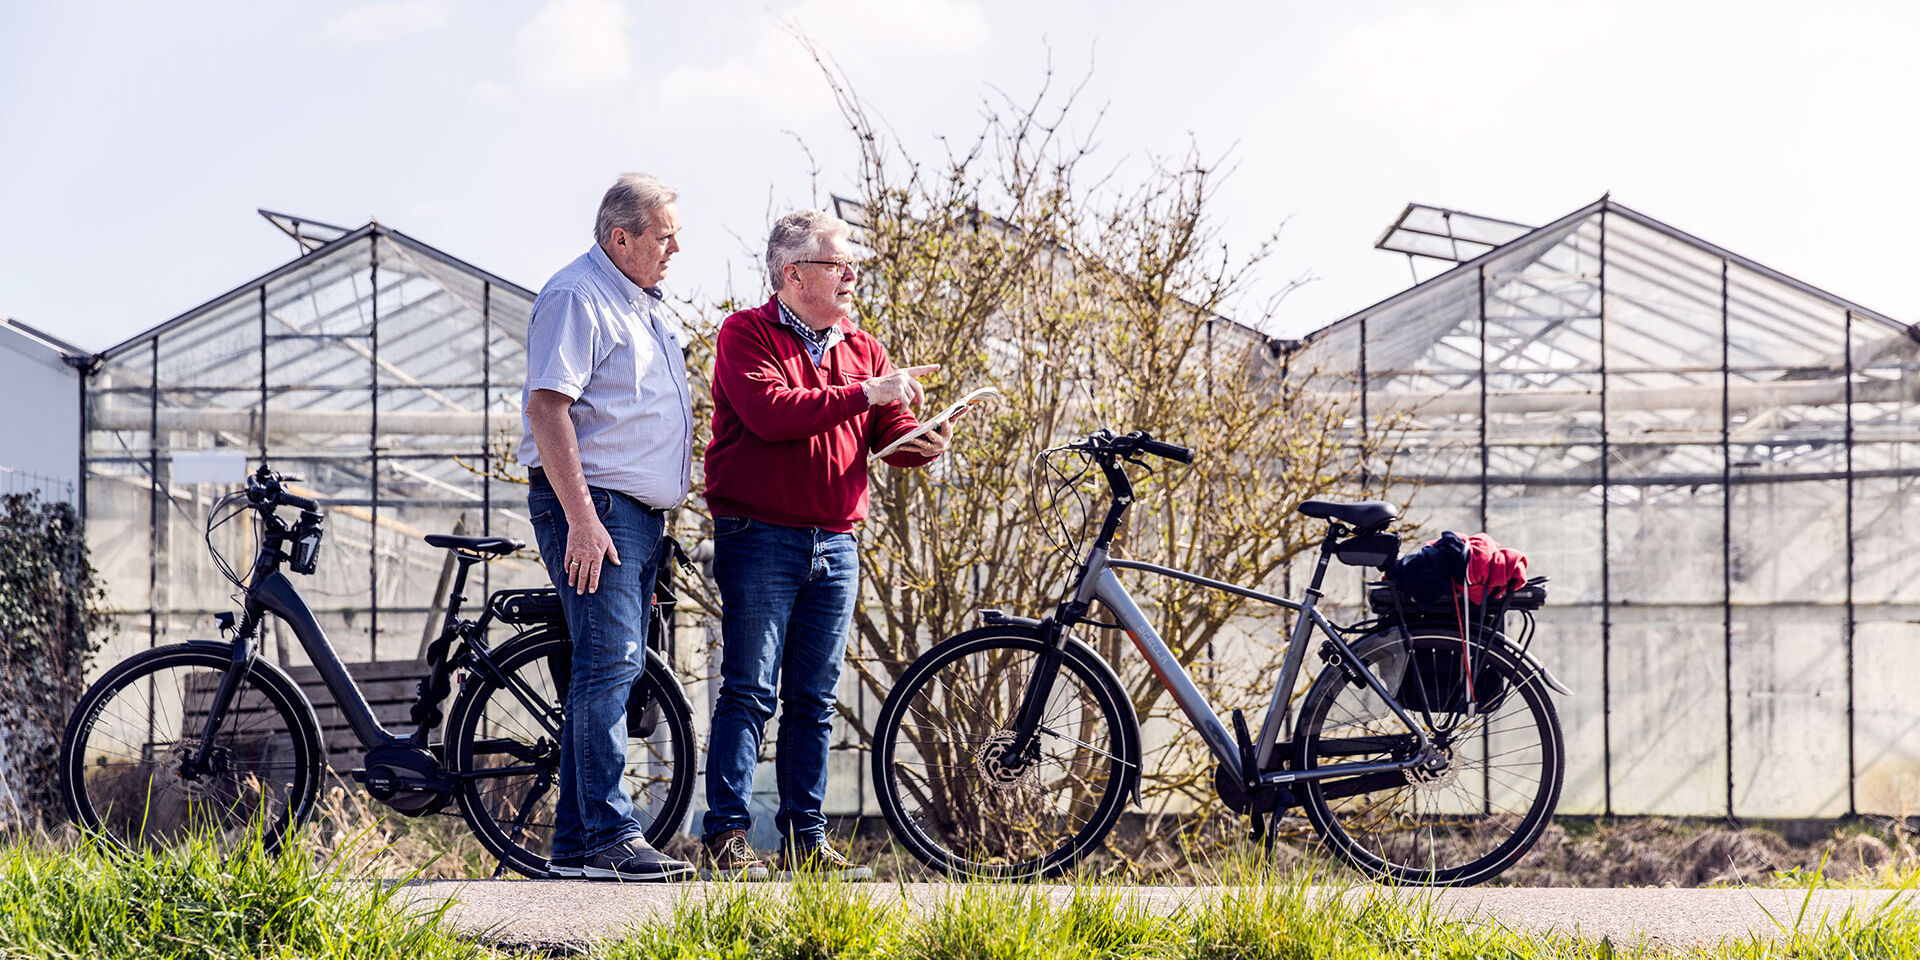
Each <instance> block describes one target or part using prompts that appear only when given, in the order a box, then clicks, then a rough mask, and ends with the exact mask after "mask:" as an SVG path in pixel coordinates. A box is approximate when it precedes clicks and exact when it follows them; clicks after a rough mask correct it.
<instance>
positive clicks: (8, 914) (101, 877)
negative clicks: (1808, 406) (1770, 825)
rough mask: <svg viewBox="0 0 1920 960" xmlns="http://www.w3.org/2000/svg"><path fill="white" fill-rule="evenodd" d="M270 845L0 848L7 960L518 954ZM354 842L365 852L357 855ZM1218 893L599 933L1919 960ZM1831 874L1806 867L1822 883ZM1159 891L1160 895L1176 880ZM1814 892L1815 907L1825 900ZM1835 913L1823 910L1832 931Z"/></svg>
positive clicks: (732, 952)
mask: <svg viewBox="0 0 1920 960" xmlns="http://www.w3.org/2000/svg"><path fill="white" fill-rule="evenodd" d="M289 849H290V852H288V853H284V854H280V855H269V854H266V853H265V852H263V851H262V850H261V849H260V846H259V844H258V843H257V842H256V843H253V844H251V845H246V846H243V847H242V848H241V849H240V850H238V851H237V852H235V853H233V854H231V855H229V856H225V857H222V856H219V855H217V854H216V853H215V852H214V848H213V846H212V845H211V844H207V843H201V842H196V843H190V844H187V845H184V846H183V847H181V848H179V849H176V850H171V851H167V852H164V853H148V854H143V855H139V856H115V855H111V854H109V853H107V852H105V851H103V850H101V849H99V848H97V847H95V846H92V845H90V844H87V843H84V842H83V843H78V844H75V843H71V842H56V841H51V840H45V839H41V840H34V841H16V842H13V843H11V844H8V845H5V846H0V958H7V960H11V958H16V957H59V958H81V957H86V958H94V957H98V958H103V960H120V958H135V957H139V958H146V957H181V958H206V960H227V958H235V960H238V958H249V960H252V958H295V957H300V958H342V960H344V958H349V957H351V958H375V960H380V958H394V960H401V958H405V960H452V958H491V960H500V958H502V957H504V956H506V955H505V954H502V953H500V952H498V951H495V950H493V949H492V948H490V947H488V946H485V945H483V944H479V943H474V942H470V941H467V940H463V939H461V938H460V937H459V936H458V935H456V934H455V933H454V932H453V930H452V929H451V927H450V926H449V924H448V923H447V919H446V916H445V908H444V907H442V908H439V909H424V908H420V907H417V906H413V905H411V904H410V902H409V901H408V900H406V899H405V898H404V897H403V896H400V895H399V890H398V888H396V887H395V886H394V885H393V884H390V883H383V882H376V881H372V880H367V879H363V878H362V873H361V871H363V870H364V869H365V868H366V866H367V865H368V864H369V863H374V862H377V861H378V854H379V851H378V850H377V849H372V850H368V849H360V850H357V851H356V850H354V849H351V848H350V849H349V850H348V851H347V853H346V854H344V855H336V856H333V857H330V858H316V857H315V856H314V854H313V852H312V850H311V848H309V847H306V846H304V845H302V844H292V845H289ZM356 853H357V854H358V856H357V857H356V856H355V854H356ZM1222 875H1223V878H1224V879H1227V880H1230V881H1232V882H1230V883H1228V884H1227V885H1226V886H1225V887H1224V888H1222V889H1219V890H1217V891H1214V890H1209V891H1201V892H1196V893H1193V894H1190V895H1189V898H1188V899H1187V900H1186V901H1185V902H1184V903H1183V904H1182V905H1180V906H1178V907H1176V908H1173V909H1171V910H1167V909H1155V908H1153V907H1152V906H1151V905H1150V904H1148V903H1147V902H1146V901H1145V900H1142V899H1139V898H1138V897H1137V896H1136V895H1135V893H1134V892H1133V889H1132V888H1126V887H1115V886H1110V885H1103V884H1097V883H1083V884H1079V885H1074V886H1069V887H1066V888H1064V889H1062V888H1052V889H1051V890H1049V889H1046V888H1035V887H1028V886H1016V885H988V884H968V885H954V886H952V887H950V888H946V889H944V890H941V891H940V892H939V895H938V897H937V898H936V900H935V901H934V902H933V903H932V904H931V905H929V906H927V907H926V908H925V909H921V910H916V909H911V908H909V907H908V906H907V905H905V904H903V903H902V902H901V899H900V896H899V894H900V892H901V889H902V888H899V887H896V886H894V885H891V884H885V883H881V884H849V883H840V882H834V881H827V880H804V881H802V882H799V883H795V884H793V885H791V886H788V885H784V884H771V885H750V884H743V885H738V886H733V887H727V888H722V889H719V890H714V891H711V892H710V894H709V895H708V896H706V897H704V898H700V899H695V898H692V897H683V898H681V900H680V901H679V902H678V903H677V905H676V906H675V908H674V911H673V913H672V915H671V916H670V917H666V918H663V919H661V920H658V921H654V922H650V923H645V924H642V925H640V926H638V927H636V928H635V929H634V930H632V931H631V932H630V933H629V934H628V935H627V936H625V937H622V938H618V939H614V940H609V941H605V942H601V943H598V944H595V945H594V947H593V949H592V955H593V956H594V957H596V958H599V960H656V958H658V960H693V958H709V957H711V958H737V960H749V958H751V960H816V958H817V960H825V958H838V957H845V958H850V960H852V958H860V960H864V958H874V960H878V958H888V960H895V958H898V960H962V958H965V960H1019V958H1034V960H1093V958H1113V960H1159V958H1165V960H1268V958H1273V960H1309V958H1311V960H1348V958H1352V960H1363V958H1364V960H1375V958H1394V960H1399V958H1405V960H1470V958H1471V960H1558V958H1608V960H1611V958H1615V957H1619V958H1628V957H1649V958H1651V957H1667V956H1677V957H1687V958H1701V960H1749V958H1763V957H1764V958H1775V957H1778V958H1786V957H1792V958H1797V960H1843V958H1844V960H1853V958H1886V960H1920V910H1917V909H1916V908H1915V907H1914V906H1913V904H1912V902H1911V900H1910V898H1906V897H1902V898H1900V899H1897V900H1894V901H1891V902H1889V903H1888V904H1887V905H1885V906H1882V907H1880V908H1879V909H1876V910H1872V911H1854V912H1849V913H1847V914H1845V915H1842V916H1839V917H1816V916H1811V915H1809V914H1808V913H1807V911H1806V909H1804V908H1803V909H1802V910H1801V911H1800V912H1799V913H1798V914H1796V915H1790V916H1781V917H1777V918H1775V919H1776V924H1777V930H1776V931H1774V932H1775V933H1776V934H1778V936H1776V937H1771V938H1761V937H1757V936H1756V937H1753V938H1750V939H1747V940H1742V941H1736V942H1730V943H1724V944H1720V945H1718V946H1715V947H1712V948H1704V949H1695V950H1683V951H1677V952H1668V951H1660V950H1656V949H1654V948H1651V947H1648V946H1647V945H1644V944H1614V943H1608V942H1605V941H1598V940H1592V939H1577V938H1573V937H1569V936H1565V935H1551V936H1543V935H1539V934H1534V933H1523V932H1516V931H1514V930H1510V929H1507V928H1505V927H1503V926H1501V925H1500V924H1498V923H1495V922H1489V921H1484V920H1483V921H1476V920H1475V919H1474V918H1460V917H1456V916H1451V915H1448V914H1446V913H1444V912H1442V911H1441V910H1439V909H1438V907H1437V906H1436V903H1435V901H1434V899H1433V898H1431V897H1426V896H1420V895H1417V894H1416V895H1412V896H1407V895H1404V892H1403V894H1401V895H1396V893H1395V892H1393V891H1390V890H1384V889H1381V888H1378V887H1370V886H1343V885H1341V884H1339V883H1328V882H1326V878H1325V877H1322V876H1316V875H1315V874H1313V873H1311V872H1307V871H1301V872H1296V873H1292V874H1288V875H1286V876H1279V877H1276V876H1273V875H1271V874H1268V873H1265V872H1263V871H1260V870H1259V869H1258V868H1257V867H1255V866H1251V865H1234V864H1229V865H1228V866H1227V867H1225V868H1223V870H1222ZM1819 883H1820V880H1819V877H1818V876H1814V877H1812V878H1810V879H1809V881H1808V887H1807V889H1808V890H1809V894H1811V891H1812V890H1813V889H1815V888H1816V887H1817V886H1818V885H1819ZM1162 892H1163V893H1164V891H1162ZM1811 902H1812V900H1811V895H1809V898H1808V900H1807V903H1809V904H1810V903H1811ZM1821 921H1825V922H1826V924H1825V925H1824V926H1823V925H1822V923H1821Z"/></svg>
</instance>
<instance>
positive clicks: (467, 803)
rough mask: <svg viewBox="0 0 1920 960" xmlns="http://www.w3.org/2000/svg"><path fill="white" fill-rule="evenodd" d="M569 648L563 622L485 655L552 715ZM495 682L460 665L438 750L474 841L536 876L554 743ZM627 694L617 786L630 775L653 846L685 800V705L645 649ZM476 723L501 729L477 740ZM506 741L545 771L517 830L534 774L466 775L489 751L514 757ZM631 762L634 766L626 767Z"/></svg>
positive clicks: (547, 821)
mask: <svg viewBox="0 0 1920 960" xmlns="http://www.w3.org/2000/svg"><path fill="white" fill-rule="evenodd" d="M572 652H573V640H572V639H571V638H570V637H568V636H567V634H566V632H565V631H564V630H561V629H545V630H535V631H532V632H529V633H524V634H521V635H520V636H518V637H515V638H514V639H512V640H510V641H508V642H507V643H504V644H502V645H501V646H500V647H499V648H497V649H496V650H494V651H492V652H491V654H490V656H491V657H492V659H493V662H494V663H495V665H496V666H497V667H498V668H499V670H500V671H501V673H502V674H503V675H505V676H508V677H515V678H518V679H519V680H521V681H523V682H525V684H526V688H525V690H524V691H523V692H524V693H525V694H526V695H527V696H530V697H533V696H537V697H539V698H541V700H542V703H543V707H544V708H546V709H550V710H552V711H553V713H552V716H554V717H558V716H559V713H560V706H561V704H562V703H563V702H564V701H565V697H566V682H567V681H566V678H567V676H568V674H569V668H570V665H571V663H572ZM504 689H505V688H502V687H500V686H497V685H496V684H495V683H494V682H493V681H492V680H490V679H489V678H487V677H486V676H484V675H482V674H481V673H478V672H471V671H470V672H468V673H467V674H466V675H465V677H464V678H463V679H462V681H461V689H460V695H459V696H458V697H457V698H456V699H455V700H454V704H453V709H452V711H451V713H450V714H449V716H448V720H447V744H448V747H447V752H446V756H447V760H448V763H449V766H450V769H452V770H453V772H454V773H455V774H457V775H460V776H461V785H460V788H459V790H458V797H459V800H460V810H461V812H462V814H463V815H465V817H466V819H467V825H468V826H469V827H471V828H472V830H473V833H474V836H475V837H477V838H479V840H480V843H481V845H482V846H484V847H486V849H487V852H489V853H491V854H493V856H494V857H496V858H498V859H499V860H501V861H502V862H504V863H505V864H506V865H507V866H508V867H510V868H511V869H513V870H514V871H515V872H517V873H520V874H522V875H524V876H528V877H534V878H540V877H546V876H548V875H549V867H550V860H549V857H550V855H551V853H552V841H553V809H554V801H555V798H556V797H557V796H558V794H559V790H560V784H559V763H560V753H559V743H558V739H557V737H556V738H555V739H554V740H552V741H551V742H549V743H546V744H544V745H542V744H541V743H540V742H539V741H540V740H541V738H542V737H544V736H546V735H547V732H548V731H547V728H546V726H545V725H543V724H540V723H538V722H537V721H534V720H533V719H532V716H531V711H530V709H529V707H528V706H527V703H526V702H525V701H523V700H522V699H521V698H520V697H519V696H514V695H512V694H511V693H509V695H508V696H507V697H505V698H500V694H501V693H502V692H503V690H504ZM627 702H628V705H629V706H628V711H629V712H628V727H629V739H628V741H627V754H628V773H627V790H628V793H629V795H630V796H633V795H634V794H635V787H636V782H637V784H638V788H639V795H638V796H636V797H635V801H634V805H635V814H636V815H637V816H638V817H639V818H640V819H641V820H642V821H643V824H644V827H643V829H644V830H645V833H646V837H647V842H648V843H651V844H653V845H654V846H656V847H658V846H660V845H661V844H663V843H665V842H666V841H667V840H668V839H670V838H671V837H672V836H673V835H674V833H675V832H676V831H678V830H679V829H680V824H681V822H682V821H684V820H685V819H686V816H687V808H688V807H689V806H690V805H691V804H692V802H693V786H694V775H695V771H694V742H693V709H692V707H690V706H689V705H688V704H687V698H686V694H685V693H684V692H682V691H681V689H680V684H679V682H678V681H677V679H676V678H675V677H674V676H673V671H672V669H671V668H669V667H668V666H667V665H666V663H665V661H663V660H661V659H659V658H658V657H657V656H651V655H650V656H649V657H648V658H647V667H646V669H645V670H644V671H643V672H642V673H641V675H640V677H639V679H637V680H635V681H634V687H633V693H632V695H630V696H629V697H628V700H627ZM646 705H652V706H655V707H657V710H655V709H647V707H646ZM650 722H651V729H650V730H647V731H646V735H645V736H643V737H635V736H634V734H635V733H637V732H639V731H638V730H636V729H635V728H636V724H648V723H650ZM483 724H485V725H487V726H483ZM483 730H493V731H495V732H497V733H499V734H503V735H504V736H494V737H487V738H484V739H477V737H478V734H479V733H480V732H481V731H483ZM536 731H538V732H536ZM506 741H511V742H512V743H513V744H514V745H515V746H516V747H517V749H518V750H519V751H520V752H522V753H525V754H526V755H527V756H526V757H525V758H520V759H519V763H520V765H521V766H527V765H533V766H539V767H544V768H545V769H546V771H547V774H548V775H549V776H550V777H551V778H552V779H551V782H550V784H549V785H548V787H547V788H546V790H545V791H544V793H543V794H542V795H541V796H540V797H539V798H538V799H537V801H536V803H535V805H534V807H533V812H531V813H529V814H528V817H527V819H526V821H524V822H519V830H518V832H519V836H518V837H515V835H514V834H515V833H516V829H515V826H516V822H518V818H519V814H520V810H521V808H522V806H523V801H524V800H525V798H526V797H527V796H528V795H529V794H530V793H531V791H532V788H533V786H534V785H535V779H536V778H537V777H538V774H537V773H536V774H526V775H516V776H511V777H498V776H495V777H487V776H469V775H471V774H483V773H484V772H485V771H486V770H488V769H490V766H489V763H490V762H491V760H492V759H495V758H500V757H502V756H505V757H507V758H508V762H510V763H511V762H515V759H516V758H515V757H514V755H513V754H504V755H503V754H502V753H501V751H502V750H504V749H507V747H508V744H507V742H506ZM476 744H478V746H476ZM661 764H664V765H666V767H667V770H666V775H665V776H664V777H662V776H660V775H659V770H658V767H659V765H661ZM636 765H638V766H640V767H641V768H642V770H643V771H644V772H641V773H636V772H635V768H636ZM516 798H518V800H516Z"/></svg>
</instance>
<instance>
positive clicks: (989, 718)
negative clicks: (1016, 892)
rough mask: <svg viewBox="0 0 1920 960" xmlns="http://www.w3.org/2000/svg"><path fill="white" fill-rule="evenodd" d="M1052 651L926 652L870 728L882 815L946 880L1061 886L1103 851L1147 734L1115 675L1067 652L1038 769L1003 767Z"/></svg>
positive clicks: (1014, 639) (1007, 642) (1006, 647)
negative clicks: (1055, 882) (1082, 861)
mask: <svg viewBox="0 0 1920 960" xmlns="http://www.w3.org/2000/svg"><path fill="white" fill-rule="evenodd" d="M1043 649H1044V644H1043V641H1042V640H1041V639H1040V636H1039V633H1038V631H1035V630H1026V629H1023V628H1008V627H989V628H986V629H982V630H976V631H973V632H972V633H965V634H961V635H959V636H957V637H954V638H952V639H950V640H947V641H945V642H943V643H941V644H940V645H939V646H936V647H934V648H933V649H932V650H930V651H928V652H927V653H926V654H924V655H923V656H922V657H921V658H920V659H919V660H918V661H916V662H915V663H914V664H913V665H912V666H911V667H909V668H908V669H907V672H906V674H905V676H903V677H902V678H901V681H900V684H899V685H898V686H897V687H895V688H894V691H893V693H892V694H891V695H890V696H888V697H887V703H886V706H885V707H883V708H882V709H881V711H880V717H879V720H878V721H877V722H876V724H875V726H874V746H873V779H874V785H875V791H876V793H877V799H878V800H879V804H880V811H881V813H883V814H884V815H885V816H886V818H887V825H888V827H890V828H891V829H892V830H893V833H894V836H895V837H897V838H899V840H900V842H901V843H902V845H904V846H905V847H906V848H907V850H908V851H909V852H911V853H912V854H913V855H914V856H915V857H916V858H918V859H919V860H920V862H922V863H924V864H926V865H927V866H929V867H932V868H933V869H935V870H938V871H940V872H942V873H946V874H950V875H962V876H976V877H986V878H992V879H1024V878H1029V877H1038V876H1056V875H1058V874H1060V873H1062V872H1064V871H1065V870H1066V869H1067V868H1069V867H1071V866H1072V865H1073V864H1074V862H1075V861H1076V860H1078V859H1079V858H1080V857H1081V856H1082V855H1084V854H1085V853H1086V852H1087V851H1089V850H1092V849H1095V848H1097V847H1098V846H1099V845H1100V842H1101V841H1102V840H1103V839H1105V838H1106V835H1107V832H1108V831H1109V830H1111V829H1112V828H1113V825H1114V822H1115V821H1116V820H1118V819H1119V818H1120V809H1121V806H1122V804H1123V803H1124V802H1125V800H1126V798H1127V797H1128V796H1129V795H1130V794H1132V792H1133V789H1134V784H1135V783H1136V782H1137V781H1138V778H1139V775H1140V766H1139V745H1138V744H1139V731H1138V730H1137V729H1135V728H1134V725H1133V711H1132V709H1131V707H1130V706H1129V705H1128V704H1127V702H1126V699H1125V694H1124V693H1123V692H1122V691H1121V690H1120V687H1119V684H1118V683H1117V682H1116V681H1115V680H1114V678H1113V674H1112V672H1111V671H1109V670H1108V669H1107V668H1106V666H1105V664H1103V663H1101V662H1100V660H1099V657H1098V656H1097V655H1096V654H1094V653H1093V652H1092V651H1090V650H1087V649H1086V648H1085V647H1083V646H1080V645H1079V644H1069V645H1068V648H1067V653H1066V656H1065V658H1064V659H1063V660H1062V662H1061V664H1060V672H1059V675H1058V677H1057V678H1056V679H1055V681H1054V685H1053V691H1052V693H1051V695H1050V696H1049V697H1048V700H1047V704H1046V707H1045V710H1044V711H1043V713H1042V715H1041V726H1040V733H1039V742H1038V748H1039V755H1038V759H1037V761H1036V762H1032V763H1027V764H1014V765H1009V764H1008V763H1007V762H1006V761H1007V760H1008V758H1007V757H1006V756H1005V755H1004V754H1005V750H1006V746H1007V744H1008V743H1009V742H1010V741H1011V740H1012V738H1013V724H1014V718H1015V715H1016V714H1017V713H1018V711H1019V707H1020V702H1021V698H1022V696H1023V694H1024V693H1025V692H1026V689H1027V683H1028V681H1029V679H1030V678H1031V677H1032V676H1033V672H1034V668H1035V666H1036V665H1037V664H1038V662H1039V659H1040V653H1041V651H1042V650H1043Z"/></svg>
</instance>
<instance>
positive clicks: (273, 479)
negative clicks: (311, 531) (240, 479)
mask: <svg viewBox="0 0 1920 960" xmlns="http://www.w3.org/2000/svg"><path fill="white" fill-rule="evenodd" d="M292 479H295V478H293V477H283V476H281V475H280V474H277V473H275V472H273V471H272V470H269V469H267V465H266V464H264V463H263V464H261V465H260V469H258V470H256V471H254V473H253V476H251V477H248V478H247V499H248V500H250V501H252V502H253V504H254V506H257V507H279V506H287V507H297V508H299V509H301V510H304V511H306V512H307V513H319V512H320V505H319V504H317V503H315V502H313V501H312V500H309V499H307V498H306V497H302V496H296V495H294V494H291V493H288V492H287V491H286V488H285V487H284V486H282V484H283V483H284V482H286V481H288V480H292Z"/></svg>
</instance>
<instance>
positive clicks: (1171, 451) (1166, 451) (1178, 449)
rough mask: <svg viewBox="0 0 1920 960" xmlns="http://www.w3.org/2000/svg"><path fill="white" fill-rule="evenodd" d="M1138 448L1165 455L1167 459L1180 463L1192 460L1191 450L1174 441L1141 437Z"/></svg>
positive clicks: (1157, 455) (1159, 455)
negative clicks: (1167, 441) (1168, 441)
mask: <svg viewBox="0 0 1920 960" xmlns="http://www.w3.org/2000/svg"><path fill="white" fill-rule="evenodd" d="M1140 449H1141V450H1144V451H1146V452H1147V453H1151V454H1153V455H1154V456H1156V457H1165V458H1167V459H1168V460H1174V461H1177V462H1180V463H1192V462H1193V451H1192V450H1189V449H1187V448H1186V447H1183V446H1180V445H1179V444H1175V443H1166V442H1164V441H1160V440H1151V439H1142V440H1141V441H1140Z"/></svg>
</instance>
